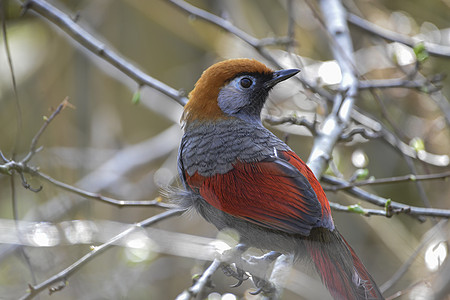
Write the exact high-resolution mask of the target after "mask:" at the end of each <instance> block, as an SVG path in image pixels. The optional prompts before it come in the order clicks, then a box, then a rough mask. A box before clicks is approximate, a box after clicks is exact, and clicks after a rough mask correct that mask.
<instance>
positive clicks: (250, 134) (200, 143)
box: [179, 118, 290, 176]
mask: <svg viewBox="0 0 450 300" xmlns="http://www.w3.org/2000/svg"><path fill="white" fill-rule="evenodd" d="M274 149H276V150H277V151H285V150H290V149H289V147H288V146H287V145H286V144H285V143H284V142H282V141H281V140H280V139H278V138H277V137H276V136H275V135H274V134H272V133H271V132H270V131H269V130H267V129H266V128H264V127H263V126H262V125H261V124H257V125H255V124H249V123H247V122H245V121H243V120H240V119H235V118H230V119H227V120H221V121H220V122H216V123H212V122H211V123H207V124H206V123H203V124H201V125H199V124H190V126H189V127H187V128H185V134H184V136H183V138H182V142H181V147H180V153H179V160H180V161H179V163H180V167H182V168H184V170H185V171H187V172H188V174H189V175H193V174H194V173H195V172H198V173H199V174H200V175H202V176H211V175H214V174H224V173H226V172H228V171H230V170H231V169H232V168H233V163H235V162H236V161H242V162H255V161H261V160H263V159H265V158H267V157H268V156H271V155H274Z"/></svg>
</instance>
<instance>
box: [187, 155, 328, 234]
mask: <svg viewBox="0 0 450 300" xmlns="http://www.w3.org/2000/svg"><path fill="white" fill-rule="evenodd" d="M294 155H295V154H294ZM295 156H296V155H295ZM290 157H292V158H295V157H294V156H290ZM298 159H299V158H298ZM291 161H294V162H295V163H296V164H298V162H297V161H295V160H293V159H291ZM300 162H301V160H300ZM295 167H296V168H295ZM295 167H293V166H292V165H291V164H289V163H288V162H287V161H285V160H284V159H279V158H271V159H268V160H267V161H261V162H254V163H243V162H238V163H236V164H235V165H234V168H233V169H232V170H231V171H229V172H227V173H225V174H216V175H214V176H211V177H203V176H201V175H199V174H198V173H195V174H194V175H193V176H188V175H187V174H186V181H187V183H188V184H189V186H190V187H191V188H192V189H194V190H196V191H198V192H199V193H200V195H201V196H202V197H203V198H204V199H205V200H206V201H207V202H208V203H209V204H211V205H212V206H214V207H216V208H218V209H220V210H222V211H224V212H226V213H228V214H231V215H233V216H235V217H239V218H243V219H245V220H248V221H250V222H253V223H256V224H259V225H262V226H265V227H267V228H271V229H276V230H281V231H284V232H287V233H299V234H303V235H305V236H306V235H309V232H310V230H311V228H313V227H318V226H323V225H322V211H323V208H322V206H321V203H320V202H319V201H318V199H317V196H316V193H315V189H314V187H312V186H311V185H310V184H309V182H308V180H307V177H305V176H304V174H303V172H302V171H303V170H298V167H297V166H295ZM308 170H309V169H308ZM299 171H300V172H299ZM311 174H312V173H311ZM307 175H308V174H307ZM312 176H314V175H312ZM317 184H318V183H317ZM319 188H320V186H319ZM320 190H321V188H320ZM322 193H323V191H322ZM325 201H326V203H328V201H327V200H326V198H325Z"/></svg>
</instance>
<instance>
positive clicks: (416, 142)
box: [409, 137, 425, 152]
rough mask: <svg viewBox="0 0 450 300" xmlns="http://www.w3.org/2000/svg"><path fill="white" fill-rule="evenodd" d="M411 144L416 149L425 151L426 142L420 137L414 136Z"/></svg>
mask: <svg viewBox="0 0 450 300" xmlns="http://www.w3.org/2000/svg"><path fill="white" fill-rule="evenodd" d="M409 145H410V146H411V147H412V148H413V149H414V150H415V151H416V152H419V151H423V150H425V143H424V142H423V140H422V139H421V138H420V137H415V138H413V139H412V140H411V141H410V142H409Z"/></svg>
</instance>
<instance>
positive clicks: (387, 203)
mask: <svg viewBox="0 0 450 300" xmlns="http://www.w3.org/2000/svg"><path fill="white" fill-rule="evenodd" d="M391 203H392V200H391V199H387V201H386V203H385V204H384V208H385V209H386V211H387V210H388V209H389V207H390V206H391Z"/></svg>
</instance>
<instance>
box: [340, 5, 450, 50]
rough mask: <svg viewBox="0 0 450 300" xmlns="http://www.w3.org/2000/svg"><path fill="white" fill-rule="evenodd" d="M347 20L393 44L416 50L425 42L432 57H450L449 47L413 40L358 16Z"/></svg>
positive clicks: (350, 15)
mask: <svg viewBox="0 0 450 300" xmlns="http://www.w3.org/2000/svg"><path fill="white" fill-rule="evenodd" d="M347 20H348V21H349V22H350V23H351V24H353V25H355V26H357V27H359V28H361V29H363V30H365V31H367V32H369V33H372V34H374V35H377V36H379V37H381V38H383V39H385V40H388V41H391V42H398V43H401V44H404V45H407V46H409V47H411V48H414V46H416V45H417V44H418V43H419V42H423V43H424V45H425V49H426V50H427V52H428V53H429V54H430V55H434V56H441V57H450V47H448V46H443V45H438V44H433V43H429V42H426V41H420V40H418V39H415V38H412V37H410V36H407V35H403V34H400V33H397V32H393V31H390V30H388V29H385V28H382V27H380V26H378V25H375V24H373V23H371V22H369V21H367V20H364V19H363V18H360V17H358V16H357V15H355V14H352V13H348V14H347Z"/></svg>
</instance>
